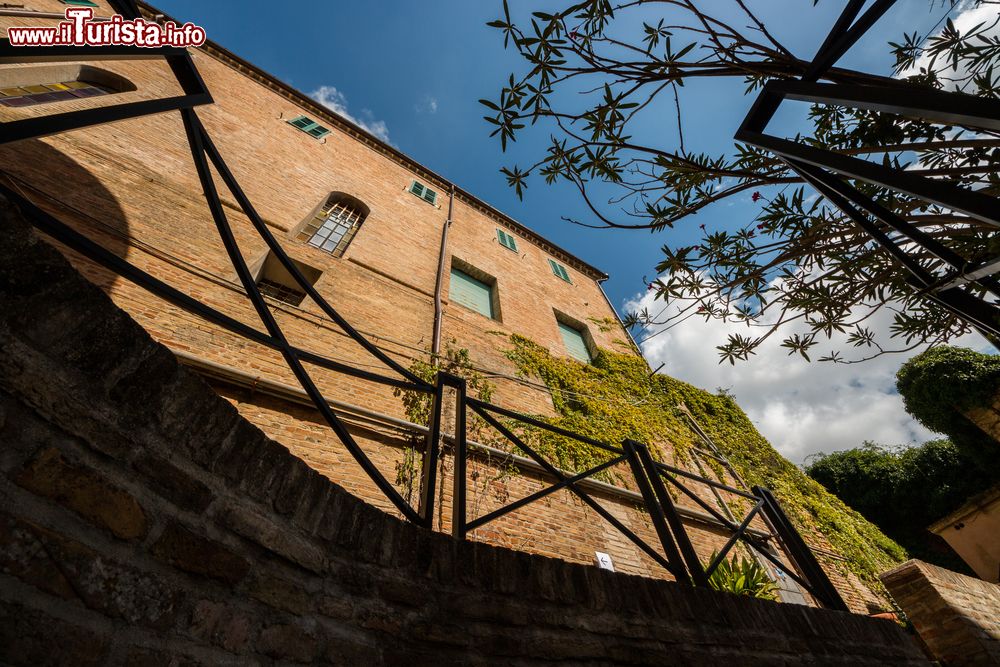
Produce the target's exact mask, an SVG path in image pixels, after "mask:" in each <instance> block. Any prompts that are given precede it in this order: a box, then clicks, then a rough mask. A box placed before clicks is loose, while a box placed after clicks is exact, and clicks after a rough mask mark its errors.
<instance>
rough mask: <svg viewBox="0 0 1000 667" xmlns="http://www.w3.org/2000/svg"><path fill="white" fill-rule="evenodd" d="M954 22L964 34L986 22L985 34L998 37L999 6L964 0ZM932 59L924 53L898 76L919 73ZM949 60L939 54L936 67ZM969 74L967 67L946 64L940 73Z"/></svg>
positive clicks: (942, 74)
mask: <svg viewBox="0 0 1000 667" xmlns="http://www.w3.org/2000/svg"><path fill="white" fill-rule="evenodd" d="M952 23H953V24H954V25H955V28H956V29H957V30H958V32H959V33H961V34H963V35H964V34H965V33H967V32H968V31H969V30H971V29H972V28H974V27H976V26H978V25H979V24H984V25H985V26H989V29H987V30H986V31H985V32H984V33H983V34H984V36H986V37H996V36H998V35H1000V22H998V21H997V7H996V5H995V4H991V3H983V4H981V5H979V6H978V7H977V6H975V5H974V4H973V3H972V2H969V1H968V0H964V1H963V2H961V3H959V5H958V7H957V8H956V14H955V16H954V18H953V19H952ZM943 30H944V28H943V27H942V28H941V30H939V31H938V32H937V33H936V35H940V34H941V32H942V31H943ZM930 60H931V58H930V56H929V55H927V54H924V55H922V56H920V57H919V58H917V59H916V61H915V62H914V63H913V66H911V67H909V68H908V69H906V70H903V71H902V72H900V73H899V75H898V76H899V77H900V78H903V77H907V76H912V75H914V74H919V73H920V69H921V68H922V67H927V66H928V64H929V63H930ZM947 62H948V61H947V58H946V57H944V56H939V57H938V59H937V63H936V64H935V69H941V68H942V66H943V65H947ZM967 74H968V71H967V70H966V68H965V67H959V68H958V69H955V68H952V67H949V66H945V67H944V68H943V69H942V71H941V72H940V73H939V76H942V77H957V76H964V75H967Z"/></svg>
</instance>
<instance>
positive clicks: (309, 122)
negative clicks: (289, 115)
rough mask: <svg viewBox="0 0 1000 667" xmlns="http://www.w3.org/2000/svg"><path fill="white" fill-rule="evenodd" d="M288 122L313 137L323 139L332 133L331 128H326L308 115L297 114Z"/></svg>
mask: <svg viewBox="0 0 1000 667" xmlns="http://www.w3.org/2000/svg"><path fill="white" fill-rule="evenodd" d="M288 124H289V125H291V126H292V127H296V128H298V129H300V130H302V131H303V132H305V133H306V134H308V135H309V136H311V137H315V138H316V139H322V138H323V137H325V136H326V135H328V134H330V130H328V129H326V128H325V127H323V126H322V125H320V124H319V123H317V122H316V121H314V120H313V119H312V118H308V117H307V116H296V117H295V118H293V119H291V120H290V121H288Z"/></svg>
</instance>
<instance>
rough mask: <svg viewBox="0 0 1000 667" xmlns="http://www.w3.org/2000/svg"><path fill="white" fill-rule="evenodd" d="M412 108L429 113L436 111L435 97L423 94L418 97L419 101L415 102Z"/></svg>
mask: <svg viewBox="0 0 1000 667" xmlns="http://www.w3.org/2000/svg"><path fill="white" fill-rule="evenodd" d="M414 109H416V111H417V113H430V114H434V113H437V110H438V101H437V98H436V97H432V96H431V95H424V96H423V97H422V98H421V99H420V101H419V102H417V104H416V106H414Z"/></svg>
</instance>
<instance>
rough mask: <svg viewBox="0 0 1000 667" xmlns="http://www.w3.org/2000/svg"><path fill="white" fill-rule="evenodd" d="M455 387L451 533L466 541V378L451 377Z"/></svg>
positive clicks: (456, 537)
mask: <svg viewBox="0 0 1000 667" xmlns="http://www.w3.org/2000/svg"><path fill="white" fill-rule="evenodd" d="M448 379H449V380H450V382H451V383H452V384H453V386H454V387H455V397H456V401H455V465H454V466H453V467H454V473H453V474H454V476H455V479H454V483H455V487H454V489H455V490H454V493H453V494H452V501H451V502H452V510H451V532H452V536H453V537H454V538H455V539H458V540H464V539H465V491H466V488H465V486H466V485H465V464H466V463H467V461H468V451H467V450H468V444H467V441H466V432H465V378H460V377H457V376H449V378H448Z"/></svg>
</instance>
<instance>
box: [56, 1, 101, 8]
mask: <svg viewBox="0 0 1000 667" xmlns="http://www.w3.org/2000/svg"><path fill="white" fill-rule="evenodd" d="M61 2H62V3H63V4H64V5H73V6H74V7H97V3H96V2H91V0H61Z"/></svg>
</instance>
